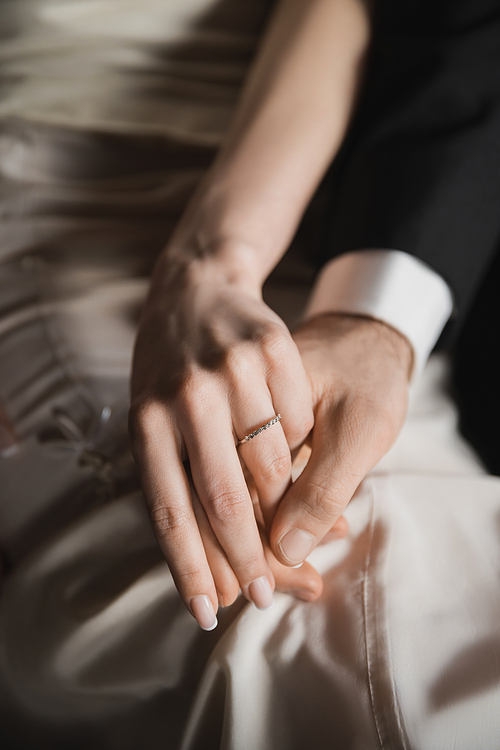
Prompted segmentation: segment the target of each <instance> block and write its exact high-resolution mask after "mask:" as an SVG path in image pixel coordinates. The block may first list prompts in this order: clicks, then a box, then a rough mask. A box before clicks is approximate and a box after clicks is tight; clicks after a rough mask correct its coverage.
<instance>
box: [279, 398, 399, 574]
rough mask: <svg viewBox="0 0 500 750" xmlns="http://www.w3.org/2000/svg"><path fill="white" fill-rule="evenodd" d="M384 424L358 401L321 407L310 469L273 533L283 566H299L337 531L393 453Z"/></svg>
mask: <svg viewBox="0 0 500 750" xmlns="http://www.w3.org/2000/svg"><path fill="white" fill-rule="evenodd" d="M387 434H388V430H387V429H386V427H385V424H384V420H383V418H382V417H381V416H380V415H378V414H376V413H375V412H372V413H371V412H370V407H369V406H368V405H366V409H365V405H363V404H361V403H358V402H356V400H354V399H352V400H348V399H346V400H344V401H341V402H340V403H339V404H338V405H337V406H336V408H335V409H330V410H329V409H326V408H324V407H323V408H322V407H320V408H319V409H318V413H317V416H316V424H315V427H314V430H313V435H312V453H311V457H310V459H309V462H308V464H307V466H306V467H305V469H304V471H303V472H302V474H301V475H300V477H299V478H298V479H297V480H296V482H295V483H294V484H293V485H292V486H291V487H290V489H289V490H288V492H287V493H286V495H285V497H284V498H283V500H282V502H281V504H280V506H279V508H278V510H277V512H276V516H275V519H274V522H273V527H272V530H271V536H270V538H271V548H272V550H273V552H274V553H275V555H276V557H277V558H278V560H280V562H282V563H284V564H288V565H296V564H298V563H300V562H302V561H303V560H305V558H306V557H307V556H308V555H309V554H310V553H311V552H312V550H313V549H314V547H315V546H316V545H317V544H318V542H320V541H321V540H322V539H323V537H324V536H325V534H326V533H327V532H328V531H329V530H330V529H331V528H332V526H334V525H335V524H336V523H337V522H338V519H339V518H340V516H341V515H342V513H343V511H344V509H345V507H346V506H347V504H348V503H349V501H350V499H351V497H352V496H353V494H354V492H355V491H356V489H357V487H358V485H359V484H360V482H361V480H362V479H363V478H364V476H365V475H366V474H367V472H368V471H369V470H370V469H371V468H372V467H373V466H375V465H376V463H377V462H378V461H379V460H380V458H381V457H382V456H383V455H384V453H385V451H386V450H387V449H388V440H387Z"/></svg>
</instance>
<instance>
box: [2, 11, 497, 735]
mask: <svg viewBox="0 0 500 750" xmlns="http://www.w3.org/2000/svg"><path fill="white" fill-rule="evenodd" d="M266 12H267V7H266V5H265V4H262V5H261V4H258V3H256V2H253V3H249V2H247V0H231V2H209V0H182V2H173V0H162V2H157V1H156V0H141V2H139V0H113V2H111V0H107V1H106V2H105V1H104V0H87V1H86V2H84V1H83V0H78V2H77V0H73V1H70V0H65V1H63V0H57V1H56V0H30V1H29V2H23V1H22V0H4V1H3V2H0V29H2V33H3V34H4V39H3V41H2V42H1V44H0V53H1V55H2V70H3V72H4V78H3V83H2V86H3V90H2V99H1V102H0V108H1V109H0V214H1V216H2V220H1V222H0V398H1V400H2V402H3V404H4V406H5V409H6V411H7V413H8V414H9V415H10V416H11V417H12V419H13V421H14V423H15V426H16V429H17V431H18V434H19V436H20V439H21V449H20V450H19V451H18V453H17V454H16V455H14V456H12V457H11V458H8V459H4V460H1V461H0V516H1V524H0V549H2V550H3V551H4V554H5V557H6V559H7V561H8V563H9V565H10V568H9V572H8V575H7V576H6V579H5V581H4V584H3V588H2V592H1V596H0V712H1V716H0V719H1V724H0V726H1V729H0V737H1V739H2V740H3V741H4V745H3V746H4V747H5V746H6V747H8V748H19V749H20V750H21V749H22V750H27V749H28V750H31V749H32V748H33V750H38V749H39V748H50V750H59V749H61V750H66V748H69V747H71V748H72V749H73V748H75V749H76V750H79V749H80V748H81V749H82V750H88V748H93V749H94V748H96V750H100V749H101V748H102V749H103V750H108V749H109V748H117V749H118V748H119V749H120V750H129V749H130V750H137V748H141V749H142V748H145V749H147V750H156V748H161V749H162V750H178V749H182V750H210V749H211V748H223V750H274V749H275V748H277V749H279V750H305V749H306V748H307V749H309V748H318V749H322V748H325V750H326V748H329V749H330V748H332V747H335V748H339V749H340V750H343V749H344V748H346V749H347V748H356V749H358V748H359V750H371V749H372V748H373V749H375V748H380V747H382V748H384V750H385V749H389V748H391V749H392V748H412V749H413V748H415V750H420V749H422V750H434V749H435V748H442V749H443V750H473V749H475V748H477V749H478V750H488V749H491V750H493V748H496V747H498V737H499V736H500V718H499V712H498V705H499V699H500V694H499V692H500V691H499V685H500V667H499V664H500V658H499V655H500V629H499V621H500V618H499V615H500V594H499V587H498V578H499V572H500V539H499V535H500V482H499V480H498V479H495V478H491V477H488V476H486V475H485V474H484V472H483V470H482V468H481V466H480V465H479V463H478V461H477V460H476V458H475V457H474V456H473V454H472V453H471V451H470V450H469V449H468V447H467V446H466V445H465V443H464V442H463V441H462V440H461V439H460V437H459V436H458V433H457V430H456V412H455V408H454V406H453V405H452V403H451V401H450V400H449V398H448V396H447V395H446V389H445V383H446V366H445V365H446V363H445V362H444V361H443V360H441V359H433V360H431V362H430V364H429V366H428V368H427V369H426V371H425V373H424V376H423V378H422V380H421V381H420V382H419V383H418V384H417V385H416V387H415V390H414V393H413V395H412V404H411V408H410V416H409V419H408V421H407V424H406V426H405V428H404V430H403V433H402V435H401V436H400V438H399V440H398V442H397V444H396V445H395V446H394V448H393V449H392V451H391V452H390V454H389V455H388V456H387V457H386V458H385V459H384V461H383V462H382V464H381V465H380V466H379V467H378V468H377V469H376V471H374V472H373V473H372V474H371V475H370V477H369V478H368V479H367V480H366V481H365V482H364V483H363V485H362V487H361V489H360V491H359V492H358V494H357V496H356V497H355V499H354V500H353V501H352V503H351V505H350V506H349V508H348V510H347V517H348V519H349V522H350V535H349V538H348V539H346V540H343V541H341V542H336V543H332V544H329V545H326V546H324V547H322V548H320V549H318V550H317V551H315V552H314V554H313V556H312V558H311V560H312V562H313V563H315V564H316V565H317V567H318V569H319V570H321V571H322V572H323V574H324V579H325V592H324V594H323V596H322V597H321V599H320V600H319V601H318V602H316V603H315V604H305V603H301V602H299V601H296V600H294V599H292V598H290V597H289V596H286V595H282V594H278V595H277V596H276V604H275V606H274V608H273V609H271V610H269V611H267V612H259V611H258V610H256V609H255V608H254V607H253V605H250V604H248V603H247V602H245V601H243V600H242V599H240V600H238V601H237V602H236V603H235V604H234V605H233V606H232V607H230V608H229V609H227V610H222V611H220V612H219V621H220V625H219V627H218V628H217V629H216V630H214V631H213V632H211V633H205V632H203V631H201V630H200V629H199V628H198V626H197V624H196V622H195V621H194V620H193V619H192V617H191V616H190V615H189V614H188V613H187V611H186V610H185V608H184V606H183V605H182V604H181V602H180V600H179V598H178V595H177V593H176V591H175V589H174V586H173V583H172V580H171V577H170V574H169V572H168V570H167V567H166V565H165V563H164V562H163V561H162V558H161V555H160V553H159V551H158V549H157V545H156V543H155V541H154V538H153V535H152V532H151V530H150V526H149V522H148V519H147V516H146V513H145V510H144V507H143V502H142V498H141V495H140V491H139V488H138V484H137V479H136V475H135V471H134V468H133V464H132V462H131V459H130V454H129V451H128V445H127V437H126V425H125V422H126V411H127V380H128V373H129V367H130V353H131V347H132V341H133V335H134V329H135V324H136V320H137V315H138V310H139V308H140V305H141V303H142V300H143V299H144V294H145V291H146V288H147V275H148V272H149V270H150V267H151V264H152V263H153V261H154V257H155V255H156V254H157V252H158V251H159V249H160V248H161V246H162V245H163V243H164V242H165V240H166V238H167V237H168V233H169V231H170V229H171V227H172V225H173V223H174V222H175V220H176V217H177V216H178V213H179V211H180V210H181V208H182V205H183V204H184V202H185V200H186V197H187V196H188V194H189V192H190V191H191V190H192V188H193V186H194V184H195V183H196V181H197V179H198V178H199V175H200V174H202V173H203V170H204V169H205V167H206V165H207V164H208V163H209V161H210V159H211V157H212V155H213V146H214V144H216V143H217V142H219V140H220V138H221V137H222V136H223V133H224V128H225V127H226V124H227V120H228V117H229V114H230V110H231V107H232V104H233V102H234V101H235V99H236V96H237V91H238V88H239V86H240V83H241V80H242V76H243V74H244V70H245V66H246V64H247V63H248V60H249V58H250V56H251V52H252V50H253V49H254V47H255V44H256V43H257V40H258V31H259V28H260V26H261V24H262V22H263V20H264V17H265V14H266ZM172 71H174V72H175V74H174V73H173V72H172ZM283 274H285V276H284V278H285V281H286V284H285V285H284V284H283V276H282V277H281V281H280V278H276V279H275V283H274V286H272V287H271V288H270V290H269V295H270V299H272V300H273V303H274V304H275V305H276V306H277V308H278V310H279V311H280V310H281V311H283V313H284V314H285V315H286V316H287V319H292V318H295V319H296V318H297V316H298V315H299V314H300V303H299V301H300V300H303V299H304V284H302V283H301V282H303V281H304V278H305V271H303V269H302V268H301V267H300V266H298V265H293V264H291V265H290V266H289V268H288V270H287V269H286V268H285V269H284V270H283ZM280 305H281V306H280Z"/></svg>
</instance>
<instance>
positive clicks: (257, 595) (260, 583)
mask: <svg viewBox="0 0 500 750" xmlns="http://www.w3.org/2000/svg"><path fill="white" fill-rule="evenodd" d="M248 595H249V596H250V599H251V600H252V601H253V603H254V604H255V606H256V607H257V609H262V610H265V609H271V607H272V606H273V604H274V597H273V590H272V588H271V584H270V583H269V581H268V580H267V577H266V576H262V577H261V578H256V579H255V581H252V583H250V584H249V586H248Z"/></svg>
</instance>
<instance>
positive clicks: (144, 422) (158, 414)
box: [128, 399, 165, 443]
mask: <svg viewBox="0 0 500 750" xmlns="http://www.w3.org/2000/svg"><path fill="white" fill-rule="evenodd" d="M164 423H165V410H164V408H163V406H162V405H161V404H160V403H159V402H158V401H155V400H153V399H141V400H137V401H134V402H133V403H132V404H131V405H130V408H129V413H128V429H129V435H130V439H131V441H132V443H135V442H137V441H138V440H141V439H142V438H144V437H145V436H147V435H150V434H152V435H154V433H155V431H156V430H157V429H158V428H159V427H160V425H163V426H164Z"/></svg>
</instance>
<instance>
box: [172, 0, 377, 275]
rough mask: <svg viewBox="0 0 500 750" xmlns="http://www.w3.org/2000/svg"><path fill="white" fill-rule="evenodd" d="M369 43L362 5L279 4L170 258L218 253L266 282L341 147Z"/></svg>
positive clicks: (356, 0)
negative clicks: (227, 129) (218, 148)
mask: <svg viewBox="0 0 500 750" xmlns="http://www.w3.org/2000/svg"><path fill="white" fill-rule="evenodd" d="M368 41H369V18H368V13H367V10H366V6H365V4H364V2H363V0H309V1H308V2H303V0H282V2H280V3H279V4H278V6H277V8H276V11H275V13H274V16H273V18H272V19H271V22H270V24H269V28H268V30H267V33H266V35H265V37H264V40H263V43H262V47H261V49H260V52H259V53H258V55H257V58H256V60H255V63H254V64H253V67H252V69H251V71H250V74H249V77H248V81H247V84H246V86H245V89H244V91H243V94H242V98H241V101H240V104H239V107H238V109H237V111H236V113H235V118H234V121H233V126H232V128H231V130H230V132H229V134H228V137H227V139H226V142H225V145H224V146H223V148H222V149H221V151H220V153H219V155H218V158H217V159H216V161H215V163H214V165H213V167H212V168H211V170H210V171H209V173H208V175H207V176H206V178H205V180H204V181H203V182H202V184H201V185H200V187H199V189H198V190H197V192H196V194H195V196H194V197H193V199H192V201H191V202H190V204H189V206H188V208H187V211H186V212H185V214H184V217H183V219H182V220H181V222H180V224H179V226H178V228H177V231H176V232H175V235H174V237H173V239H172V241H171V242H170V243H169V247H168V248H167V250H166V255H167V257H168V258H169V259H170V260H172V259H173V257H175V256H176V255H179V253H180V254H181V256H182V258H183V259H185V258H186V257H204V256H215V257H217V256H219V257H220V256H222V255H223V256H224V257H225V258H227V260H228V261H229V264H230V262H231V259H233V256H234V257H236V258H237V262H238V264H241V266H242V268H245V273H246V272H247V270H248V267H251V268H252V269H253V273H255V274H256V276H257V278H256V280H257V281H258V282H259V283H261V282H262V281H263V280H264V279H265V278H266V276H267V275H268V273H269V272H270V271H271V270H272V268H273V267H274V266H275V265H276V263H277V262H278V260H279V259H280V258H281V256H282V255H283V253H284V252H285V250H286V249H287V247H288V245H289V242H290V240H291V238H292V237H293V234H294V232H295V230H296V227H297V225H298V223H299V221H300V218H301V216H302V214H303V211H304V209H305V207H306V206H307V204H308V202H309V200H310V198H311V196H312V194H313V192H314V190H315V189H316V187H317V185H318V183H319V182H320V180H321V178H322V176H323V175H324V173H325V171H326V169H327V167H328V165H329V164H330V162H331V160H332V158H333V156H334V155H335V153H336V151H337V149H338V148H339V145H340V143H341V142H342V139H343V137H344V134H345V130H346V128H347V125H348V122H349V118H350V115H351V112H352V108H353V104H354V101H355V98H356V92H357V88H358V84H359V80H360V73H361V69H362V66H363V60H364V55H365V52H366V48H367V45H368ZM246 260H248V263H247V262H246Z"/></svg>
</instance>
